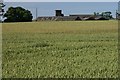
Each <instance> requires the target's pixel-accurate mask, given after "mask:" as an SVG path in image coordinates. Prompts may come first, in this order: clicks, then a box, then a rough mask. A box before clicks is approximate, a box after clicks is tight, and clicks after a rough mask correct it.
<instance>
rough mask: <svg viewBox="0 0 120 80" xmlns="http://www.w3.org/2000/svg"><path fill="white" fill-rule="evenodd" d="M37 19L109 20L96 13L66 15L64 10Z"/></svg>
mask: <svg viewBox="0 0 120 80" xmlns="http://www.w3.org/2000/svg"><path fill="white" fill-rule="evenodd" d="M36 20H37V21H78V20H108V19H106V18H104V17H102V16H98V15H96V16H95V15H94V14H72V15H69V16H64V14H63V13H62V10H55V16H48V17H47V16H45V17H38V18H37V19H36Z"/></svg>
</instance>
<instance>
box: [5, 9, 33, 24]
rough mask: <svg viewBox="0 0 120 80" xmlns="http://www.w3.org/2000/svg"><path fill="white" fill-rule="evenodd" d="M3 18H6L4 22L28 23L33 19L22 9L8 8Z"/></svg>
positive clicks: (27, 11) (28, 12) (29, 13)
mask: <svg viewBox="0 0 120 80" xmlns="http://www.w3.org/2000/svg"><path fill="white" fill-rule="evenodd" d="M4 17H6V18H7V19H5V20H4V22H29V21H32V18H33V16H32V14H31V12H30V11H29V10H25V9H24V8H22V7H9V9H8V11H7V12H6V13H5V14H4Z"/></svg>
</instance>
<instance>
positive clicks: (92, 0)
mask: <svg viewBox="0 0 120 80" xmlns="http://www.w3.org/2000/svg"><path fill="white" fill-rule="evenodd" d="M118 1H119V0H4V2H118Z"/></svg>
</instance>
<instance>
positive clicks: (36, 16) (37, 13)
mask: <svg viewBox="0 0 120 80" xmlns="http://www.w3.org/2000/svg"><path fill="white" fill-rule="evenodd" d="M37 17H38V10H37V8H36V21H37Z"/></svg>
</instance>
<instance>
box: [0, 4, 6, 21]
mask: <svg viewBox="0 0 120 80" xmlns="http://www.w3.org/2000/svg"><path fill="white" fill-rule="evenodd" d="M4 7H5V5H4V4H3V2H0V22H2V19H3V14H4V9H3V8H4Z"/></svg>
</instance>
